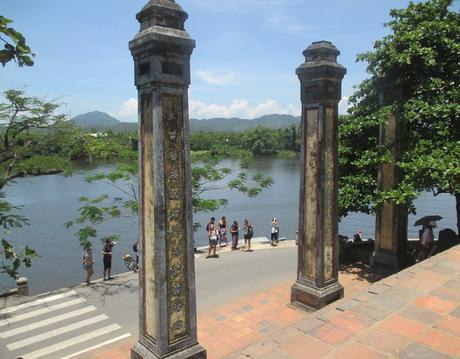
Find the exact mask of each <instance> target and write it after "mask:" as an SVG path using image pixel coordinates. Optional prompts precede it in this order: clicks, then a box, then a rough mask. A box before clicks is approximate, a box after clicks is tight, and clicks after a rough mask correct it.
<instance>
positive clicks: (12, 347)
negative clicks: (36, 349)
mask: <svg viewBox="0 0 460 359" xmlns="http://www.w3.org/2000/svg"><path fill="white" fill-rule="evenodd" d="M106 319H109V317H108V316H106V315H105V314H101V315H98V316H97V317H93V318H89V319H86V320H82V321H80V322H76V323H72V324H70V325H67V326H65V327H61V328H57V329H54V330H50V331H48V332H46V333H42V334H38V335H35V336H33V337H29V338H27V339H23V340H19V341H17V342H14V343H11V344H8V345H7V346H6V347H7V348H8V349H9V350H11V351H13V350H16V349H19V348H23V347H25V346H28V345H31V344H34V343H37V342H40V341H42V340H46V339H49V338H53V337H56V336H58V335H61V334H64V333H68V332H71V331H73V330H76V329H80V328H83V327H86V326H88V325H91V324H95V323H98V322H101V321H103V320H106Z"/></svg>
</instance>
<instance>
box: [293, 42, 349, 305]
mask: <svg viewBox="0 0 460 359" xmlns="http://www.w3.org/2000/svg"><path fill="white" fill-rule="evenodd" d="M303 54H304V56H305V59H306V61H305V63H304V64H302V65H301V66H300V67H298V68H297V71H296V73H297V75H298V76H299V79H300V83H301V100H302V151H301V154H302V156H301V177H300V178H301V179H300V205H299V246H298V269H297V281H296V282H295V283H294V285H293V286H292V289H291V303H292V304H293V305H295V306H299V307H302V308H305V309H312V308H313V309H319V308H322V307H324V306H326V305H327V304H329V303H331V302H333V301H335V300H337V299H339V298H341V297H343V287H342V285H341V284H340V283H339V282H338V264H339V261H338V241H337V235H338V218H337V212H338V204H337V197H338V196H337V193H338V188H337V182H338V103H339V101H340V99H341V92H342V91H341V85H342V79H343V77H344V76H345V73H346V69H345V68H344V67H343V66H342V65H340V64H338V63H337V56H338V55H339V54H340V52H339V51H338V50H337V48H336V47H335V46H334V45H333V44H331V43H330V42H328V41H319V42H314V43H313V44H312V45H310V46H309V47H308V48H307V49H306V50H305V51H304V52H303Z"/></svg>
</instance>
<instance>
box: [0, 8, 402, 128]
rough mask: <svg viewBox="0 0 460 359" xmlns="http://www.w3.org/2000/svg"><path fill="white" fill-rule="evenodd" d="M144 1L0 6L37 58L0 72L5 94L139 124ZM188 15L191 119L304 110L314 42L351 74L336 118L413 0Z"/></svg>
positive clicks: (192, 12)
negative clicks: (367, 59) (366, 58)
mask: <svg viewBox="0 0 460 359" xmlns="http://www.w3.org/2000/svg"><path fill="white" fill-rule="evenodd" d="M147 2H148V1H147V0H78V1H67V0H40V1H36V0H1V4H0V15H3V16H5V17H7V18H10V19H12V20H13V21H14V23H13V25H12V26H13V27H14V28H15V29H16V30H18V31H20V32H22V34H23V35H24V36H25V37H26V39H27V42H28V44H29V46H30V47H31V48H32V50H33V51H34V52H35V53H36V58H35V65H34V66H33V67H30V68H18V67H17V66H16V65H15V64H14V63H12V62H10V63H8V64H7V65H6V66H5V67H3V68H1V67H0V91H4V90H6V89H8V88H24V89H25V91H26V93H27V94H29V95H33V96H40V97H46V98H48V99H56V100H57V101H58V102H61V103H63V104H64V105H63V107H62V108H61V111H62V112H64V113H66V114H69V115H70V116H72V117H73V116H76V115H79V114H82V113H85V112H90V111H96V110H97V111H104V112H107V113H109V114H111V115H112V116H114V117H116V118H117V119H119V120H121V121H128V122H133V121H137V90H136V88H135V87H134V75H133V69H134V65H133V60H132V57H131V54H130V52H129V49H128V43H129V41H130V40H131V39H132V38H133V37H134V36H135V34H136V33H137V32H138V31H139V23H138V22H137V20H136V18H135V15H136V13H137V12H138V11H140V9H141V8H142V7H143V6H144V5H145V4H146V3H147ZM177 2H178V3H179V5H181V6H182V8H183V9H184V10H185V11H186V12H187V13H188V14H189V19H188V21H187V22H186V24H185V27H186V30H187V31H188V32H189V34H190V35H191V36H192V37H193V38H194V39H195V40H196V42H197V47H196V49H195V50H194V52H193V54H192V59H191V71H192V84H191V86H190V103H189V108H190V117H191V118H197V119H206V118H213V117H226V118H228V117H241V118H247V119H251V118H255V117H259V116H262V115H266V114H271V113H282V114H292V115H299V114H300V83H299V80H298V78H297V76H296V75H295V69H296V68H297V67H298V66H299V65H301V64H302V63H303V62H304V61H305V59H304V57H303V55H302V51H303V50H304V49H305V48H306V47H308V46H309V45H310V44H311V43H312V42H314V41H319V40H327V41H331V42H332V43H333V44H334V45H335V46H336V47H337V48H338V49H339V50H340V52H341V55H340V56H339V59H338V61H339V63H341V64H342V65H343V66H345V67H346V68H347V74H346V76H345V78H344V80H343V83H342V94H343V98H342V101H341V102H340V105H339V109H340V112H342V113H343V112H344V111H346V108H347V98H348V97H349V96H350V95H352V94H353V91H354V90H353V88H354V86H356V85H357V84H359V83H360V82H361V81H362V80H364V79H365V78H366V77H367V75H366V64H365V63H356V61H355V60H356V55H357V54H358V53H361V52H366V51H369V50H372V47H373V43H374V41H376V40H378V39H380V38H381V37H383V36H384V35H385V34H386V33H387V30H386V29H385V28H384V26H383V24H384V23H385V22H387V21H388V20H389V19H390V18H389V10H390V9H391V8H403V7H406V6H407V5H408V3H409V1H407V0H391V1H388V0H387V1H378V0H323V1H313V0H178V1H177Z"/></svg>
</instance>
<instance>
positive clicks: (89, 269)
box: [83, 245, 94, 285]
mask: <svg viewBox="0 0 460 359" xmlns="http://www.w3.org/2000/svg"><path fill="white" fill-rule="evenodd" d="M93 264H94V261H93V249H92V248H91V245H87V246H86V247H85V252H84V254H83V269H84V270H86V281H85V282H86V284H88V285H89V284H91V276H92V275H93V274H94V268H93Z"/></svg>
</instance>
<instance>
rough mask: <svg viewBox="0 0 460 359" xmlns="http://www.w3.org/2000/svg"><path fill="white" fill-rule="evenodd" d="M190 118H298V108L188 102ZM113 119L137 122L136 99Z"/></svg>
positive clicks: (265, 103)
mask: <svg viewBox="0 0 460 359" xmlns="http://www.w3.org/2000/svg"><path fill="white" fill-rule="evenodd" d="M348 99H349V97H348V96H344V97H342V100H341V101H340V102H339V114H346V112H347V110H348V108H349V107H350V104H349V103H348ZM189 111H190V115H189V116H190V118H196V119H200V120H201V119H209V118H216V117H219V118H220V117H222V118H231V117H239V118H245V119H253V118H257V117H260V116H264V115H271V114H274V113H275V114H285V115H292V116H300V104H299V106H293V105H291V104H289V105H287V106H286V107H282V106H280V105H279V104H278V102H277V101H275V100H272V99H267V100H265V101H262V102H260V103H258V104H255V105H251V104H250V103H249V101H248V100H245V99H236V100H233V101H232V102H231V103H230V104H229V105H228V106H225V105H219V104H214V103H211V104H207V103H205V102H202V101H193V100H190V103H189ZM111 115H112V116H114V117H117V118H120V119H121V120H124V121H128V122H136V121H137V99H135V98H130V99H128V100H127V101H125V102H124V103H123V105H122V107H121V109H120V111H118V112H116V113H112V114H111Z"/></svg>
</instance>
